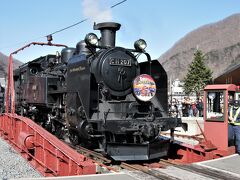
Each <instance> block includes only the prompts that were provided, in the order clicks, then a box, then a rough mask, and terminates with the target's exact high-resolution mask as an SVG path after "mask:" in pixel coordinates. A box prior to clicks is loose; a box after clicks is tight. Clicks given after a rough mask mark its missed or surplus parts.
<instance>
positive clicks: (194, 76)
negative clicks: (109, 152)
mask: <svg viewBox="0 0 240 180" xmlns="http://www.w3.org/2000/svg"><path fill="white" fill-rule="evenodd" d="M204 59H205V57H204V55H203V53H202V51H201V50H197V51H196V52H195V53H194V59H193V62H192V63H191V64H190V65H189V68H188V73H187V75H186V77H185V78H184V80H183V82H184V85H183V89H184V92H185V93H186V94H191V93H193V92H195V93H196V95H197V96H199V95H200V94H201V92H202V91H203V89H204V87H205V86H206V85H207V84H210V83H211V82H212V71H211V70H210V69H209V68H208V67H207V66H206V65H205V64H204Z"/></svg>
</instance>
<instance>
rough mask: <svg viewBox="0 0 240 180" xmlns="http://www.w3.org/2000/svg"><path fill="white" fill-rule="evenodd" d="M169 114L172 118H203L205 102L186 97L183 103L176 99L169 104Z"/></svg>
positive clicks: (200, 99)
mask: <svg viewBox="0 0 240 180" xmlns="http://www.w3.org/2000/svg"><path fill="white" fill-rule="evenodd" d="M169 113H170V115H171V116H174V117H175V116H177V117H193V116H195V117H203V100H202V98H201V97H200V98H197V99H196V100H193V99H190V98H189V97H184V99H183V100H182V101H179V100H177V99H175V98H173V99H172V102H171V101H170V103H169Z"/></svg>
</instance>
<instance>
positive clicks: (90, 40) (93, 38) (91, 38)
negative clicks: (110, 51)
mask: <svg viewBox="0 0 240 180" xmlns="http://www.w3.org/2000/svg"><path fill="white" fill-rule="evenodd" d="M85 42H86V44H88V45H92V46H96V45H97V44H98V37H97V35H96V34H94V33H88V34H87V35H86V37H85Z"/></svg>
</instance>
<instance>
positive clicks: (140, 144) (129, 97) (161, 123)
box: [14, 22, 182, 161]
mask: <svg viewBox="0 0 240 180" xmlns="http://www.w3.org/2000/svg"><path fill="white" fill-rule="evenodd" d="M120 26H121V25H120V24H118V23H113V22H106V23H99V24H94V30H100V32H101V38H99V39H98V37H97V36H96V34H94V33H89V34H87V35H86V37H85V39H84V40H82V41H80V42H79V43H77V45H76V48H64V49H63V50H62V52H61V55H47V56H43V57H40V58H37V59H35V60H33V61H31V62H28V63H26V64H24V65H22V66H21V67H19V69H17V70H15V72H14V82H15V87H16V107H17V112H18V113H19V114H21V115H24V116H28V117H30V118H31V119H33V120H34V121H36V122H37V123H39V124H41V125H42V126H43V127H45V128H46V129H47V130H49V131H51V132H53V133H54V134H55V135H57V136H58V137H60V138H63V137H64V136H65V135H68V136H69V139H70V141H71V142H72V143H73V144H74V145H76V144H81V145H83V146H86V147H88V148H92V149H97V150H98V151H101V152H104V153H106V154H107V155H109V156H111V157H112V158H113V159H115V160H123V161H124V160H148V159H153V158H157V157H162V156H165V155H167V152H168V148H169V143H170V140H169V139H164V138H163V137H161V136H160V135H159V134H160V132H161V131H167V130H170V129H171V130H172V131H173V130H174V128H175V127H177V126H182V122H181V120H180V119H179V118H170V117H168V113H167V111H168V101H167V74H166V72H165V70H164V69H163V67H162V66H161V64H160V63H159V62H158V61H157V60H154V61H152V60H151V58H150V55H149V54H148V53H146V52H145V50H144V49H145V47H146V42H145V41H144V40H143V39H139V40H138V41H136V42H135V44H134V47H135V49H126V48H124V47H116V46H115V34H116V31H117V30H119V29H120ZM140 54H144V55H145V56H146V59H147V61H146V62H142V63H140V62H138V61H137V59H138V57H139V55H140Z"/></svg>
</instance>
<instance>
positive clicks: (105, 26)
mask: <svg viewBox="0 0 240 180" xmlns="http://www.w3.org/2000/svg"><path fill="white" fill-rule="evenodd" d="M120 27H121V24H119V23H114V22H106V23H99V24H94V26H93V29H94V30H100V31H101V41H100V45H101V46H107V47H115V38H116V31H118V30H119V29H120Z"/></svg>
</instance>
